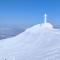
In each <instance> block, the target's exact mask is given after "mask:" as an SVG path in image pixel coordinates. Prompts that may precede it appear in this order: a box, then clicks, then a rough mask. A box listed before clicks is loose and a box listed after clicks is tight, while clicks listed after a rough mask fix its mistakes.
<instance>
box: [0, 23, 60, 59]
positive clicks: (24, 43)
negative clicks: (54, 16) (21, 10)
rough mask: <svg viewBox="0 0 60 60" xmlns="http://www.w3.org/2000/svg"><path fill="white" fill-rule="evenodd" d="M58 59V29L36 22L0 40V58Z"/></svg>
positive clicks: (59, 31) (59, 34) (59, 41)
mask: <svg viewBox="0 0 60 60" xmlns="http://www.w3.org/2000/svg"><path fill="white" fill-rule="evenodd" d="M4 58H6V59H7V60H60V30H59V29H54V28H53V26H52V25H51V24H50V23H46V24H37V25H35V26H33V27H31V28H28V29H27V30H26V31H24V32H23V33H21V34H19V35H17V36H15V37H13V38H8V39H4V40H0V60H4Z"/></svg>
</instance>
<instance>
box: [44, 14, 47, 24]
mask: <svg viewBox="0 0 60 60" xmlns="http://www.w3.org/2000/svg"><path fill="white" fill-rule="evenodd" d="M46 23H47V14H46V13H45V15H44V24H46Z"/></svg>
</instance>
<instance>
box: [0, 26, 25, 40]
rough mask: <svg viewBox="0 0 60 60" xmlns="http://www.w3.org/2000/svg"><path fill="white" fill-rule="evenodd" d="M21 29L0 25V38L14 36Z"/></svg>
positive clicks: (21, 30)
mask: <svg viewBox="0 0 60 60" xmlns="http://www.w3.org/2000/svg"><path fill="white" fill-rule="evenodd" d="M23 31H24V29H22V28H17V27H5V26H0V40H1V39H5V38H9V37H13V36H16V35H17V34H19V33H21V32H23Z"/></svg>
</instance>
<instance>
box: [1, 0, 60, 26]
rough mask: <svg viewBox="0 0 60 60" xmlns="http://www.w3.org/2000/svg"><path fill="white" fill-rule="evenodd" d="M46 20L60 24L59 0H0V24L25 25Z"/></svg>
mask: <svg viewBox="0 0 60 60" xmlns="http://www.w3.org/2000/svg"><path fill="white" fill-rule="evenodd" d="M44 13H47V15H48V21H49V22H50V23H52V24H53V25H60V0H0V25H12V26H20V27H27V26H30V25H34V24H39V23H42V22H43V19H44V18H43V15H44Z"/></svg>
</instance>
